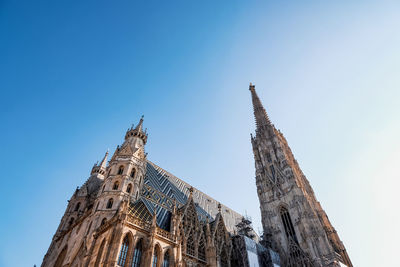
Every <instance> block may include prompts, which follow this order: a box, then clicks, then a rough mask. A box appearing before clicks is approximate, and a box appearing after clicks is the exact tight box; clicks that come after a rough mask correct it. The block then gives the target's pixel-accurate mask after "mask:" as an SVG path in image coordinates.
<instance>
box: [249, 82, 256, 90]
mask: <svg viewBox="0 0 400 267" xmlns="http://www.w3.org/2000/svg"><path fill="white" fill-rule="evenodd" d="M255 88H256V86H255V85H254V84H253V83H250V85H249V90H250V91H251V90H254V89H255Z"/></svg>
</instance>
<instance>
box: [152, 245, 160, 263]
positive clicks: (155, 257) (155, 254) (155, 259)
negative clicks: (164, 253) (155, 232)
mask: <svg viewBox="0 0 400 267" xmlns="http://www.w3.org/2000/svg"><path fill="white" fill-rule="evenodd" d="M157 263H158V249H157V246H156V247H155V248H154V253H153V263H152V265H151V266H152V267H157Z"/></svg>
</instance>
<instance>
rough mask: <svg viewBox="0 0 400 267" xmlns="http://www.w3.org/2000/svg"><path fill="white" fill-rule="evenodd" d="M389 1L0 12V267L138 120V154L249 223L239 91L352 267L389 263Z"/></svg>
mask: <svg viewBox="0 0 400 267" xmlns="http://www.w3.org/2000/svg"><path fill="white" fill-rule="evenodd" d="M399 14H400V6H399V1H386V0H379V1H361V0H360V1H349V0H340V1H259V2H253V1H158V2H153V1H100V0H96V1H6V0H3V1H1V2H0V88H1V97H0V111H1V112H0V120H1V132H0V142H1V151H2V153H1V156H0V162H1V170H2V173H1V177H2V178H1V180H2V187H1V188H2V189H1V202H0V203H1V206H0V207H1V211H2V219H1V220H0V229H1V230H0V231H1V232H0V236H1V240H2V242H1V244H0V265H1V266H12V267H19V266H33V264H37V265H40V264H41V261H42V258H43V256H44V254H45V253H46V251H47V248H48V246H49V244H50V241H51V237H52V235H53V234H54V232H55V230H56V228H57V226H58V223H59V220H60V219H61V216H62V214H63V213H64V209H65V207H66V205H67V200H68V199H69V198H70V196H71V194H72V193H73V192H74V190H75V188H76V186H78V185H81V184H82V183H83V182H84V181H85V180H86V179H87V177H88V176H89V173H90V170H91V167H92V165H93V163H95V162H96V161H97V160H99V159H101V157H102V156H103V154H104V153H105V151H106V150H107V148H110V150H111V151H113V150H114V149H115V146H116V145H118V144H121V142H122V141H123V137H124V134H125V131H126V129H127V128H128V127H129V126H130V124H131V123H136V122H137V121H138V119H139V117H140V115H142V114H144V115H145V126H146V127H147V128H148V131H149V140H148V145H147V152H148V153H149V154H148V157H149V159H150V160H152V161H154V162H155V163H157V164H158V165H160V166H161V167H163V168H165V169H167V170H168V171H170V172H171V173H173V174H175V175H177V176H178V177H181V178H182V179H184V180H186V181H187V182H189V183H191V184H193V185H194V186H195V187H197V188H199V189H200V190H202V191H204V192H206V193H207V194H209V195H211V196H213V197H214V198H216V199H218V200H220V201H221V202H222V203H224V204H226V205H228V206H230V207H231V208H233V209H235V210H237V211H238V212H241V213H245V212H247V213H248V214H249V215H250V216H252V218H253V221H254V225H255V228H256V229H257V228H259V227H260V222H259V221H260V216H259V204H258V199H257V195H256V188H255V181H254V163H253V155H252V150H251V145H250V140H249V139H250V132H253V131H254V121H253V118H252V108H251V101H250V95H249V91H248V84H249V82H253V83H255V84H256V89H257V90H258V92H259V95H260V98H261V99H262V101H263V103H264V105H265V106H266V108H267V111H268V112H269V114H270V118H271V120H272V121H273V122H274V124H275V125H276V126H277V128H279V129H281V131H282V132H283V133H284V134H285V136H286V137H287V139H288V142H289V144H290V146H291V148H292V150H293V152H294V154H295V156H296V158H297V159H298V161H299V163H300V165H301V167H302V169H303V171H304V172H305V174H306V175H307V177H308V179H309V180H310V182H311V185H312V186H313V188H314V190H315V192H316V195H317V197H318V199H319V200H320V201H321V203H322V205H323V207H324V208H325V210H326V211H327V213H328V215H329V218H330V219H331V221H332V223H333V225H334V226H335V227H336V229H337V230H338V232H339V234H340V237H341V238H342V240H343V242H344V243H345V245H346V247H347V249H348V252H349V255H350V257H351V259H352V261H353V263H354V265H355V266H362V267H365V266H367V267H369V266H370V267H376V266H396V262H397V264H398V260H397V255H398V251H397V250H398V239H399V238H400V233H399V231H400V230H399V229H400V228H399V227H398V226H399V225H400V215H399V211H398V205H396V204H398V203H399V200H398V187H399V186H400V182H399V179H400V175H399V172H398V169H397V166H398V165H399V163H398V160H399V158H400V138H399V135H400V124H399V115H400V105H399V100H400V89H399V87H400V76H399V73H400V16H399Z"/></svg>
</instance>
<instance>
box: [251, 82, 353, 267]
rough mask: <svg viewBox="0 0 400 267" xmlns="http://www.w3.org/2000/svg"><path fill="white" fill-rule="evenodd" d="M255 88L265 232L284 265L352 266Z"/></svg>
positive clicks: (256, 148)
mask: <svg viewBox="0 0 400 267" xmlns="http://www.w3.org/2000/svg"><path fill="white" fill-rule="evenodd" d="M249 90H250V92H251V97H252V101H253V108H254V117H255V120H256V125H257V128H256V136H255V137H252V138H251V142H252V146H253V152H254V159H255V168H256V185H257V192H258V197H259V201H260V209H261V219H262V225H263V230H264V237H265V238H267V239H268V240H267V241H268V242H269V243H270V244H271V246H273V247H275V248H276V249H277V250H278V252H279V254H280V256H281V261H282V262H283V266H288V267H297V266H307V267H310V266H313V267H314V266H321V267H339V266H343V264H344V265H345V266H349V267H351V266H352V263H351V261H350V258H349V256H348V254H347V252H346V249H345V248H344V245H343V243H342V241H341V240H340V238H339V236H338V234H337V232H336V230H335V229H334V228H333V226H332V225H331V223H330V221H329V219H328V216H327V215H326V213H325V211H324V210H323V209H322V207H321V205H320V204H319V202H318V201H317V199H316V198H315V195H314V193H313V190H312V188H311V185H310V184H309V182H308V180H307V178H306V177H305V175H304V174H303V172H302V170H301V169H300V166H299V164H298V163H297V161H296V159H295V158H294V155H293V153H292V151H291V149H290V147H289V144H288V143H287V141H286V139H285V138H284V136H283V134H282V133H281V132H280V131H278V130H276V129H275V127H274V126H273V124H272V123H271V121H270V120H269V118H268V115H267V112H266V111H265V109H264V107H263V106H262V104H261V101H260V99H259V98H258V96H257V93H256V91H255V86H254V85H252V84H250V88H249ZM339 262H341V263H343V264H342V265H340V264H339Z"/></svg>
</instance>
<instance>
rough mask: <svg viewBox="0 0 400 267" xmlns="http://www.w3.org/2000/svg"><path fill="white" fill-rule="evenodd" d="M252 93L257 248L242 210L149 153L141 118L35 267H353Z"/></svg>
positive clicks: (70, 209) (97, 171) (81, 191)
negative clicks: (258, 218) (259, 222)
mask: <svg viewBox="0 0 400 267" xmlns="http://www.w3.org/2000/svg"><path fill="white" fill-rule="evenodd" d="M250 91H251V94H252V99H253V106H254V115H255V119H256V123H257V130H256V136H255V137H252V138H251V142H252V145H253V150H254V158H255V166H256V185H257V191H258V196H259V199H260V207H261V215H262V224H263V230H264V235H263V238H262V242H260V243H261V244H262V245H261V244H260V243H258V239H259V238H258V237H257V236H256V235H255V233H254V231H253V230H252V229H251V228H250V229H249V227H248V226H249V222H248V221H247V220H246V219H243V216H241V215H240V214H238V213H237V212H235V211H233V210H231V209H230V208H228V207H226V206H224V205H221V204H220V203H219V202H217V201H216V200H214V199H213V198H211V197H209V196H208V195H206V194H204V193H202V192H200V191H199V190H197V189H195V188H193V187H192V186H190V185H188V184H187V183H185V182H184V181H182V180H181V179H179V178H177V177H175V176H174V175H172V174H171V173H169V172H167V171H165V170H164V169H162V168H160V167H159V166H157V165H155V164H154V163H152V162H150V161H149V160H148V159H147V154H146V153H145V145H146V142H147V133H146V131H145V130H143V118H141V120H140V122H139V123H138V125H137V126H136V127H135V128H134V127H132V128H130V129H128V131H127V132H126V135H125V141H124V143H123V144H122V145H121V146H118V147H117V148H116V150H115V152H114V154H113V155H112V156H111V159H110V161H109V162H107V158H108V152H107V153H106V155H105V157H104V158H103V160H102V161H101V162H100V163H99V164H95V165H94V166H93V168H92V171H91V174H90V177H89V178H88V180H87V181H86V182H85V183H84V184H83V185H82V186H81V187H80V188H77V190H76V191H75V193H74V194H73V196H72V197H71V199H70V200H69V203H68V206H67V209H66V211H65V214H64V216H63V217H62V219H61V222H60V225H59V227H58V229H57V231H56V233H55V235H54V237H53V239H52V242H51V244H50V247H49V249H48V251H47V253H46V255H45V256H44V259H43V263H42V266H43V267H47V266H56V267H66V266H69V267H89V266H90V267H92V266H95V267H97V266H121V267H127V266H129V267H135V266H144V267H148V266H153V267H161V266H162V267H169V266H176V267H181V266H210V267H217V266H218V267H219V266H221V267H222V266H223V267H225V266H229V267H231V266H232V267H236V266H266V267H270V266H271V267H272V266H274V267H276V266H324V267H325V266H335V267H336V266H340V265H339V264H340V263H339V262H341V263H343V264H345V265H347V266H349V267H350V266H352V265H351V262H350V259H349V257H348V255H347V253H346V250H345V248H344V246H343V244H342V242H341V241H340V239H339V237H338V235H337V233H336V231H335V229H334V228H333V227H332V225H331V224H330V222H329V220H328V217H327V215H326V214H325V212H324V211H323V209H322V208H321V205H320V204H319V202H318V201H317V200H316V198H315V196H314V193H313V190H312V188H311V186H310V184H309V183H308V181H307V179H306V178H305V176H304V174H303V173H302V171H301V170H300V168H299V166H298V164H297V162H296V160H295V159H294V157H293V154H292V153H291V151H290V148H289V146H288V144H287V142H286V139H285V138H284V136H283V135H282V133H280V132H279V131H278V130H276V129H275V127H274V126H273V125H272V124H271V122H270V120H269V118H268V116H267V114H266V112H265V110H264V108H263V106H262V105H261V102H260V100H259V98H258V96H257V94H256V92H255V87H254V86H252V85H250ZM240 222H242V225H244V228H242V229H240ZM275 251H276V252H278V253H279V254H278V253H276V252H275Z"/></svg>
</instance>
